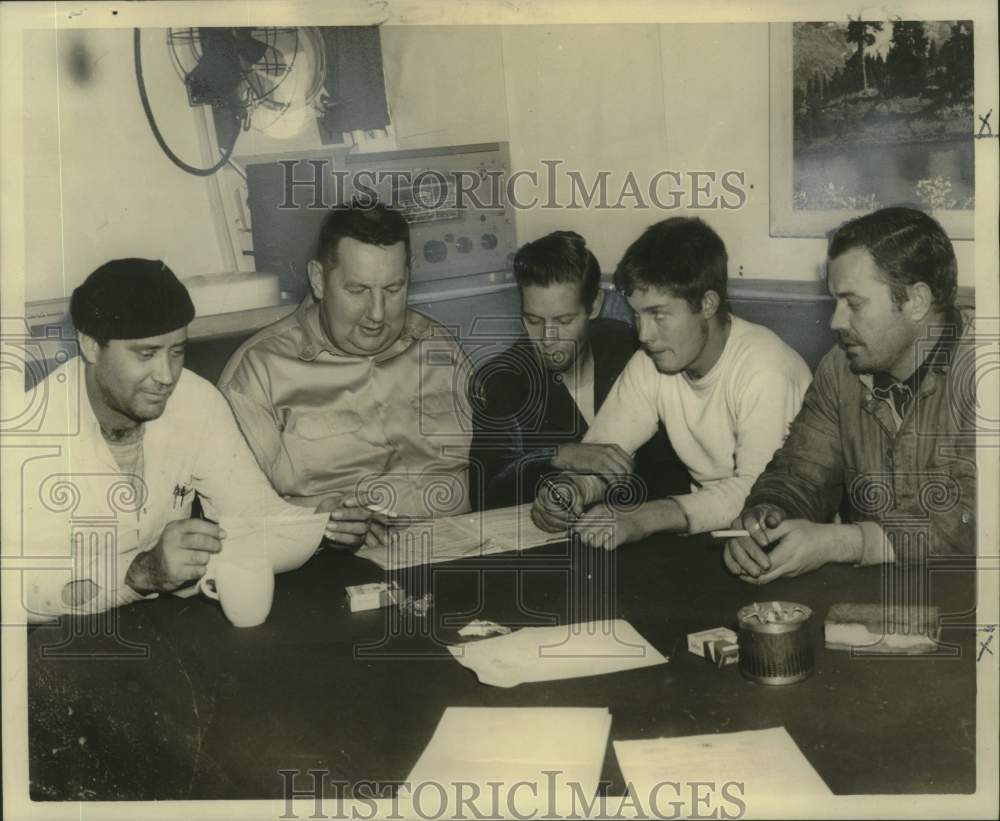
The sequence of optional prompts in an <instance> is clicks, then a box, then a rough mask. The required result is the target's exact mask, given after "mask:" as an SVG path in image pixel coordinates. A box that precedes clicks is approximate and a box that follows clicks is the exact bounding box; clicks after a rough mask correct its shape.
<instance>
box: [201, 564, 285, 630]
mask: <svg viewBox="0 0 1000 821" xmlns="http://www.w3.org/2000/svg"><path fill="white" fill-rule="evenodd" d="M198 589H199V590H201V592H202V593H204V594H205V595H206V596H208V597H209V598H210V599H216V600H217V601H218V602H220V603H221V604H222V612H223V613H225V614H226V618H228V619H229V621H231V622H232V623H233V625H234V626H236V627H256V626H257V625H258V624H263V623H264V621H265V620H266V619H267V616H268V613H270V612H271V601H272V600H273V598H274V568H273V567H272V565H271V561H270V559H268V558H267V556H256V555H249V556H239V555H237V556H233V557H227V556H223V555H221V554H220V555H218V556H213V557H212V560H211V561H210V562H209V563H208V567H207V568H206V570H205V575H204V576H202V577H201V580H200V581H199V582H198Z"/></svg>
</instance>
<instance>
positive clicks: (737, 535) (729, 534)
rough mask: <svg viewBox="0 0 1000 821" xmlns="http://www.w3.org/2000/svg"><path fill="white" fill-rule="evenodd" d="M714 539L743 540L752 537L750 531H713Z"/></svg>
mask: <svg viewBox="0 0 1000 821" xmlns="http://www.w3.org/2000/svg"><path fill="white" fill-rule="evenodd" d="M711 535H712V538H713V539H742V538H743V537H745V536H749V535H750V531H748V530H713V531H712V532H711Z"/></svg>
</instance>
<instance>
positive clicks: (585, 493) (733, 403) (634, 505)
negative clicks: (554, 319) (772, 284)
mask: <svg viewBox="0 0 1000 821" xmlns="http://www.w3.org/2000/svg"><path fill="white" fill-rule="evenodd" d="M727 264H728V259H727V255H726V248H725V245H724V244H723V242H722V240H721V239H720V238H719V236H718V235H717V234H716V233H715V232H714V231H713V230H712V229H711V228H710V227H709V226H708V225H706V224H705V223H704V222H703V221H702V220H700V219H696V218H687V217H675V218H672V219H668V220H664V221H663V222H660V223H657V224H656V225H653V226H650V227H649V228H648V229H646V231H645V232H644V233H643V234H642V236H640V237H639V239H637V240H636V241H635V242H634V243H632V245H631V246H630V247H629V248H628V250H627V251H626V252H625V256H624V257H623V258H622V261H621V262H620V263H619V265H618V269H617V271H616V272H615V285H616V287H617V288H618V289H619V290H620V291H621V292H622V293H624V294H625V296H626V298H627V299H628V302H629V305H630V306H631V308H632V310H633V312H634V314H635V320H636V327H637V330H638V334H639V342H640V344H641V346H642V349H641V350H639V351H637V352H636V353H635V354H634V355H633V357H632V359H631V360H630V361H629V363H628V364H627V365H626V366H625V370H624V371H622V373H621V375H620V376H619V377H618V380H617V381H616V382H615V384H614V386H613V387H612V389H611V393H610V394H609V395H608V398H607V399H606V400H605V402H604V405H602V407H601V410H600V412H599V413H598V414H597V417H596V419H595V420H594V424H593V425H592V426H591V427H590V429H589V430H588V432H587V435H586V436H585V437H584V442H594V443H602V444H616V445H618V446H620V447H621V448H622V449H624V450H625V451H627V452H629V453H633V452H634V451H635V450H636V449H637V448H638V447H640V446H641V445H642V444H643V443H644V442H646V440H648V439H649V438H650V437H651V436H652V435H653V434H654V433H655V431H656V429H657V423H658V422H659V421H661V420H662V422H663V424H664V427H665V428H666V430H667V434H668V435H669V437H670V441H671V443H672V444H673V446H674V449H675V450H676V452H677V454H678V456H680V458H681V459H682V460H683V462H684V463H685V464H686V465H687V468H688V471H689V472H690V474H691V477H692V487H691V492H690V493H686V494H683V495H678V496H671V497H668V498H665V499H652V500H649V499H645V498H642V497H640V498H639V499H630V500H624V501H625V502H626V503H623V504H615V495H616V494H615V493H614V492H612V493H611V494H609V493H608V489H609V485H613V484H614V480H615V477H611V476H602V475H598V474H589V475H582V474H567V475H566V476H565V481H564V482H557V483H555V486H553V485H551V484H550V485H549V486H548V487H546V488H545V489H543V491H542V493H541V494H540V495H539V497H538V498H537V499H536V500H535V506H534V509H533V517H534V519H535V522H536V523H537V524H538V525H539V526H540V527H543V528H545V529H550V530H555V529H557V528H565V527H566V526H567V525H569V526H571V527H573V528H574V530H575V531H576V532H577V533H579V534H580V536H581V538H582V539H583V541H584V542H585V543H589V544H591V545H594V546H603V547H605V548H607V549H613V548H615V547H617V546H618V545H620V544H623V543H625V542H631V541H636V540H638V539H642V538H645V537H646V536H649V535H650V534H652V533H656V532H660V531H664V532H668V533H692V534H693V533H703V532H706V531H709V530H715V529H719V528H725V527H728V526H729V523H730V522H732V521H733V519H734V518H735V517H736V516H737V515H738V514H739V512H740V510H742V507H743V503H744V501H745V500H746V497H747V494H748V493H749V491H750V487H751V486H752V485H753V483H754V480H755V479H756V478H757V476H758V475H760V473H762V472H763V470H764V468H765V467H766V465H767V463H768V462H769V461H770V459H771V457H772V455H773V454H774V452H775V451H776V450H777V449H778V448H779V447H781V444H782V442H783V441H784V439H785V436H787V434H788V428H789V425H790V424H791V421H792V419H794V418H795V415H796V413H798V410H799V407H800V405H801V404H802V398H803V396H804V395H805V391H806V388H807V387H808V386H809V382H810V379H811V377H810V373H809V368H808V366H807V365H806V363H805V362H804V361H803V360H802V357H800V356H799V355H798V354H797V353H796V352H795V351H794V350H792V349H791V348H790V347H789V346H788V345H786V344H785V343H784V342H783V341H782V340H781V339H780V338H779V337H778V336H777V335H776V334H774V333H773V332H772V331H770V330H768V329H767V328H764V327H762V326H760V325H755V324H753V323H750V322H747V321H745V320H743V319H740V318H739V317H736V316H733V315H732V314H730V312H729V305H728V302H727V298H726V280H727ZM618 495H619V496H620V495H621V494H618ZM626 495H628V494H626Z"/></svg>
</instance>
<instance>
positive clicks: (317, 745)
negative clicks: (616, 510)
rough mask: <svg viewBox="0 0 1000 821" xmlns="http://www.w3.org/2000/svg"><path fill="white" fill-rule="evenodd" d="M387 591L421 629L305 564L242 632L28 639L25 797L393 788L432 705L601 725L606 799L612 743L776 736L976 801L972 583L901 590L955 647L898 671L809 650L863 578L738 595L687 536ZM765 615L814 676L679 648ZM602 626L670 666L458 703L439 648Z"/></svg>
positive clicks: (113, 631) (188, 614) (535, 556)
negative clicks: (357, 600)
mask: <svg viewBox="0 0 1000 821" xmlns="http://www.w3.org/2000/svg"><path fill="white" fill-rule="evenodd" d="M939 571H940V572H939ZM394 578H397V579H398V581H399V582H400V583H401V584H402V585H403V586H404V587H405V588H406V589H407V590H408V591H409V592H411V593H415V594H419V593H422V592H431V593H432V594H433V597H434V607H433V608H432V609H431V611H430V612H429V614H428V615H427V616H426V617H425V618H417V617H411V616H403V615H401V614H400V612H399V611H398V610H396V609H389V610H377V611H369V612H363V613H356V614H352V613H351V612H350V611H349V610H348V607H347V602H346V598H345V595H344V587H345V586H346V585H349V584H360V583H364V582H371V581H380V580H384V579H385V574H384V573H383V571H381V570H380V569H379V568H378V567H376V566H375V565H373V564H371V563H370V562H367V561H365V560H362V559H359V558H357V557H356V556H353V555H350V554H336V553H331V552H323V553H320V554H318V555H317V556H316V557H315V558H314V559H312V560H311V561H310V562H308V563H307V564H306V565H305V566H304V567H303V568H301V569H300V570H297V571H295V572H292V573H287V574H284V575H281V576H278V577H277V579H276V583H275V595H274V605H273V608H272V611H271V615H270V617H269V619H268V621H267V622H266V623H265V624H264V625H262V626H260V627H256V628H250V629H237V628H234V627H232V626H230V624H229V623H228V621H227V620H226V618H225V616H224V615H223V614H222V612H221V610H220V609H219V606H218V604H217V603H216V602H213V601H209V600H207V599H204V598H202V597H194V598H189V599H179V598H176V597H173V596H163V597H161V598H159V599H157V600H154V601H150V602H141V603H138V604H135V605H131V606H129V607H125V608H121V609H119V610H117V611H114V612H112V613H111V614H106V615H105V616H103V617H101V618H91V619H68V620H64V622H63V623H62V624H60V625H58V626H46V627H38V628H33V629H32V630H31V633H30V635H29V641H28V652H29V659H28V685H29V747H30V779H31V795H32V798H34V799H37V800H45V799H56V800H61V799H99V800H115V799H123V800H124V799H146V800H148V799H185V798H200V799H206V798H232V799H235V798H247V799H251V798H253V799H261V798H281V797H282V789H283V785H284V777H283V776H281V775H280V774H279V771H280V770H297V771H300V772H302V773H303V774H305V773H306V771H307V770H309V769H315V770H325V771H329V775H328V776H326V777H327V778H329V779H330V781H331V782H333V781H337V782H348V783H356V782H358V781H363V780H368V781H382V782H392V781H397V782H398V781H401V780H403V779H405V778H406V776H407V774H408V773H409V772H410V769H411V768H412V767H413V765H414V764H415V762H416V760H417V758H418V757H419V755H420V753H421V752H422V750H423V749H424V747H425V746H426V744H427V742H428V741H429V740H430V738H431V736H432V734H433V732H434V729H435V727H436V725H437V723H438V720H439V719H440V718H441V715H442V713H443V711H444V710H445V708H447V707H449V706H485V707H508V706H525V707H527V706H570V707H602V708H603V707H606V708H608V709H609V710H610V712H611V715H612V725H611V736H610V739H609V743H608V750H607V753H606V756H605V761H604V769H603V773H602V780H604V781H605V782H607V783H606V784H605V785H604V787H603V789H604V790H605V791H606V793H607V794H611V795H620V794H622V792H623V790H624V779H623V777H622V774H621V772H620V770H619V768H618V764H617V761H616V759H615V756H614V752H613V750H612V748H611V740H613V739H638V738H657V737H660V736H684V735H695V734H701V733H718V732H735V731H741V730H753V729H763V728H767V727H774V726H778V725H783V726H784V727H786V728H787V730H788V732H789V733H790V734H791V736H792V738H794V739H795V741H796V742H797V743H798V745H799V747H800V748H801V750H802V752H803V753H804V755H805V756H806V758H807V759H808V760H809V761H810V762H811V763H812V765H813V766H814V767H815V768H816V770H817V771H818V772H819V774H820V776H821V777H822V778H823V779H824V781H826V783H827V785H828V786H829V787H830V789H831V790H832V791H833V792H834V793H836V794H852V793H883V794H884V793H970V792H973V791H974V790H975V750H976V676H975V668H976V660H975V652H974V651H975V643H974V642H975V630H974V627H973V626H972V625H973V624H974V622H975V618H974V609H975V575H974V569H973V567H972V566H971V565H962V564H954V563H952V564H943V565H941V566H933V567H932V568H931V570H930V573H929V575H927V576H925V577H923V581H922V584H925V585H926V588H927V589H928V590H929V594H930V598H931V600H932V602H933V603H935V604H937V605H939V606H940V607H941V608H942V610H943V612H944V613H945V614H950V615H948V616H947V619H946V626H945V629H944V632H943V637H942V638H943V641H944V642H947V643H949V644H951V645H952V646H953V648H952V651H949V652H945V653H943V654H941V655H936V656H934V657H910V658H898V657H896V658H871V657H869V658H859V657H852V655H851V654H850V653H846V652H838V651H830V650H826V649H825V648H824V647H823V642H822V620H823V618H824V617H825V615H826V612H827V610H828V609H829V607H830V606H831V605H833V604H834V603H836V602H841V601H850V602H877V601H881V600H883V597H884V595H885V594H884V592H883V591H884V590H885V589H886V588H887V579H889V578H890V577H886V576H884V574H883V569H882V568H853V567H845V566H831V567H827V568H824V569H823V570H821V571H819V572H817V573H813V574H811V575H808V576H804V577H802V578H799V579H787V580H779V581H777V582H774V583H772V584H770V585H768V586H767V587H763V588H758V587H753V586H750V585H747V584H745V583H744V582H742V581H740V580H738V579H735V578H733V577H731V576H730V575H729V574H727V573H726V572H725V571H724V569H723V567H722V563H721V545H717V544H716V545H713V544H711V543H709V542H707V541H706V540H703V539H671V538H662V537H661V538H654V539H650V540H647V541H646V542H642V543H639V544H635V545H629V546H626V547H624V548H621V549H619V550H618V551H615V552H613V553H603V552H597V551H591V550H586V549H582V548H580V547H578V546H570V545H567V544H561V545H550V546H547V547H544V548H538V549H535V550H530V551H526V552H525V553H523V554H506V555H501V556H494V557H490V558H485V559H477V560H467V561H463V562H455V563H448V564H437V565H430V566H423V567H420V568H413V569H410V570H408V571H403V572H401V573H398V574H394ZM891 578H895V577H891ZM908 578H910V579H911V582H912V579H913V578H914V577H912V576H911V577H908ZM897 581H898V579H897ZM771 599H779V600H786V601H795V602H801V603H803V604H806V605H808V606H809V607H811V608H812V609H813V610H814V612H815V617H814V622H813V624H812V630H813V633H814V638H815V642H816V648H817V651H816V669H815V672H814V674H813V675H812V676H811V677H810V678H809V679H807V680H806V681H804V682H801V683H798V684H793V685H787V686H780V687H774V686H764V685H759V684H754V683H751V682H750V681H748V680H746V679H744V678H743V677H742V676H741V674H740V672H739V671H738V670H737V669H736V668H735V667H728V668H725V669H722V670H718V669H716V668H715V667H713V666H712V665H710V664H709V663H707V662H705V661H703V660H702V659H701V658H699V657H697V656H694V655H692V654H691V653H689V652H688V651H687V642H686V636H687V634H688V633H689V632H693V631H695V630H702V629H706V628H709V627H715V626H722V625H724V626H729V627H735V626H736V625H735V621H736V617H735V614H736V611H737V609H738V608H739V607H741V606H743V605H745V604H748V603H750V602H753V601H763V600H771ZM602 617H616V618H624V619H627V620H628V621H629V622H630V623H631V624H632V625H633V626H634V627H635V628H636V629H637V630H638V631H639V632H640V633H641V634H642V635H643V636H644V637H645V638H646V639H648V640H649V641H650V642H651V643H652V644H653V645H654V646H655V647H656V648H657V649H658V650H660V651H661V652H662V653H663V654H664V655H667V656H669V657H670V663H669V664H667V665H661V666H656V667H649V668H644V669H640V670H632V671H627V672H621V673H615V674H611V675H604V676H591V677H587V678H579V679H570V680H564V681H555V682H546V683H536V684H522V685H520V686H518V687H514V688H511V689H501V688H495V687H489V686H485V685H481V684H479V683H478V681H477V680H476V678H475V676H474V674H473V673H472V672H471V671H469V670H466V669H465V668H463V667H462V666H461V665H459V664H458V663H457V662H456V661H455V660H454V659H453V658H452V657H451V656H450V654H449V653H448V652H447V650H446V645H447V644H448V643H451V642H454V641H456V640H458V637H457V629H458V627H460V626H462V625H464V624H466V623H467V622H468V621H469V620H471V619H473V618H485V619H492V620H494V621H497V622H500V623H502V624H506V625H509V626H511V627H515V626H519V625H535V626H542V625H547V624H555V623H566V622H573V621H589V620H594V619H598V618H602ZM947 622H951V624H952V625H953V626H948V624H947ZM304 777H306V778H307V777H308V776H304ZM297 783H298V785H299V787H300V788H301V786H302V782H301V781H299V782H297Z"/></svg>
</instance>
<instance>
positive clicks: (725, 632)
mask: <svg viewBox="0 0 1000 821" xmlns="http://www.w3.org/2000/svg"><path fill="white" fill-rule="evenodd" d="M710 641H724V642H728V643H730V644H736V643H737V639H736V633H734V632H733V631H732V630H730V629H729V628H728V627H713V628H712V629H711V630H699V631H698V632H697V633H688V650H689V651H690V652H692V653H694V654H695V655H696V656H701V657H702V658H705V643H706V642H710Z"/></svg>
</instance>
